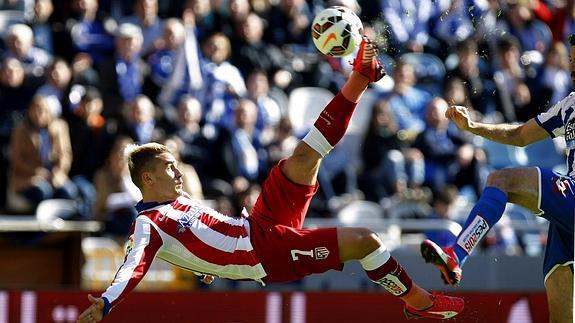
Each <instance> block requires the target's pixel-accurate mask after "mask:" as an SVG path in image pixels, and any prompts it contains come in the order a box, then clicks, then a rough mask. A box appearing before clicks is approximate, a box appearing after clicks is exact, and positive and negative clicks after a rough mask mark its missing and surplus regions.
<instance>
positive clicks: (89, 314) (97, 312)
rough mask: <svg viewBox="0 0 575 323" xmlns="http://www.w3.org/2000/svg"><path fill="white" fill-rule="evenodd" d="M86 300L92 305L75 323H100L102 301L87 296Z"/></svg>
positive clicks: (102, 312)
mask: <svg viewBox="0 0 575 323" xmlns="http://www.w3.org/2000/svg"><path fill="white" fill-rule="evenodd" d="M88 300H90V302H91V303H92V305H90V307H88V308H87V309H86V310H85V311H84V312H82V314H80V316H78V320H77V321H76V322H77V323H93V322H100V321H101V320H102V318H103V317H104V299H103V298H101V297H98V298H95V297H93V296H92V295H88Z"/></svg>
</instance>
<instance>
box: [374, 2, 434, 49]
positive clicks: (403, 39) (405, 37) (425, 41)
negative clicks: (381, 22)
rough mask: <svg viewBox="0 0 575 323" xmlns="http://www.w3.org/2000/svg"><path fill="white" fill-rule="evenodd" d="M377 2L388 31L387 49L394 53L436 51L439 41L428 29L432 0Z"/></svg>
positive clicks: (432, 10)
mask: <svg viewBox="0 0 575 323" xmlns="http://www.w3.org/2000/svg"><path fill="white" fill-rule="evenodd" d="M379 3H380V6H381V12H382V13H383V17H384V18H385V22H386V25H387V26H388V31H389V33H390V35H389V36H390V42H391V46H390V47H389V50H391V51H395V52H396V53H404V52H423V51H426V52H433V53H437V51H438V50H439V49H440V48H439V43H438V42H437V40H436V39H434V38H433V37H432V36H431V35H430V30H429V29H430V20H431V19H432V18H433V14H434V9H435V8H434V7H435V6H434V4H433V1H431V0H417V1H415V0H407V1H406V0H390V1H386V0H380V1H379ZM392 54H394V53H392Z"/></svg>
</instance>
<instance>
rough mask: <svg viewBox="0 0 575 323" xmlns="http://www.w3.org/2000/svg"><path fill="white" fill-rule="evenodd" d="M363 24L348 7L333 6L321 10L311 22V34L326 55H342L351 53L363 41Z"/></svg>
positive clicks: (319, 48)
mask: <svg viewBox="0 0 575 323" xmlns="http://www.w3.org/2000/svg"><path fill="white" fill-rule="evenodd" d="M362 34H363V24H362V23H361V20H360V19H359V17H358V16H357V15H356V14H355V13H354V12H353V11H351V10H350V9H348V8H346V7H340V6H333V7H329V8H326V9H324V10H323V11H321V12H320V13H319V14H317V16H315V18H314V19H313V22H312V24H311V36H312V40H313V43H314V45H315V47H317V49H318V50H319V51H320V52H322V53H323V54H325V55H328V56H333V57H341V56H346V55H349V54H351V53H352V52H353V51H354V50H355V48H356V47H357V46H359V44H360V43H361V35H362Z"/></svg>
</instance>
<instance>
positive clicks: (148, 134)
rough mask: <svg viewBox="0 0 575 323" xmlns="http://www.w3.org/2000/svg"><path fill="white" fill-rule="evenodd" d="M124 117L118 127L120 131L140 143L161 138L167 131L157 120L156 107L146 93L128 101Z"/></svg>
mask: <svg viewBox="0 0 575 323" xmlns="http://www.w3.org/2000/svg"><path fill="white" fill-rule="evenodd" d="M124 113H125V114H124V119H123V122H121V123H120V125H119V127H118V133H119V134H122V135H126V136H128V137H130V138H132V140H134V142H136V143H138V144H144V143H148V142H151V141H153V140H158V139H159V138H161V137H162V136H163V135H164V133H165V131H164V130H163V129H161V128H160V127H158V125H157V122H156V118H155V116H156V107H155V106H154V104H153V103H152V101H151V100H150V99H149V98H148V97H147V96H145V95H138V96H137V97H136V98H135V99H134V100H133V101H131V102H128V103H127V105H126V110H124Z"/></svg>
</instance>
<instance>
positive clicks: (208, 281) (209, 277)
mask: <svg viewBox="0 0 575 323" xmlns="http://www.w3.org/2000/svg"><path fill="white" fill-rule="evenodd" d="M200 280H201V281H202V283H204V284H206V285H209V284H211V283H213V282H214V280H216V277H214V276H212V275H203V276H202V278H200Z"/></svg>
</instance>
